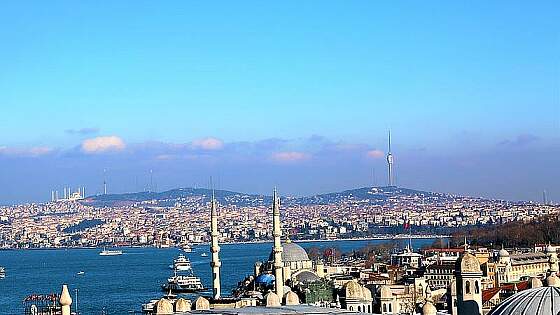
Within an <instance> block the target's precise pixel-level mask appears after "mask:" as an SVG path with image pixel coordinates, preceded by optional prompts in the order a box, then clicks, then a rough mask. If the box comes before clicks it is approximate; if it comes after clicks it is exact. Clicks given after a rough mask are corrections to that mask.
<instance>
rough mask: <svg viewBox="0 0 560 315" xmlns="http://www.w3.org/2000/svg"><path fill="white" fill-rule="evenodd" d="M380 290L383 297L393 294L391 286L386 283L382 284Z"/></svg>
mask: <svg viewBox="0 0 560 315" xmlns="http://www.w3.org/2000/svg"><path fill="white" fill-rule="evenodd" d="M380 291H381V292H380V295H381V297H382V298H387V297H391V296H393V292H391V288H389V287H388V286H386V285H384V286H381V289H380Z"/></svg>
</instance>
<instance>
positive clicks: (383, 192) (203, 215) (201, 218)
mask: <svg viewBox="0 0 560 315" xmlns="http://www.w3.org/2000/svg"><path fill="white" fill-rule="evenodd" d="M210 195H211V191H210V190H205V189H178V190H173V191H169V192H163V193H159V194H156V193H154V194H150V193H144V194H142V193H140V194H132V195H100V196H92V197H88V198H79V199H76V200H67V199H63V200H57V201H54V202H48V203H42V204H22V205H14V206H4V207H0V248H5V249H6V248H53V247H96V246H97V247H100V246H112V245H120V246H155V247H170V246H181V245H187V244H197V243H204V242H208V240H209V231H208V222H209V219H210V218H209V214H208V202H209V198H210ZM222 195H223V196H222ZM131 196H133V197H134V198H131ZM154 196H156V197H155V198H160V199H146V197H149V198H154ZM217 196H218V200H219V205H218V213H219V218H220V222H223V224H221V225H220V230H219V232H220V242H227V243H229V242H254V241H266V240H271V239H272V234H271V232H270V230H271V224H272V222H271V220H270V216H269V213H270V205H267V203H268V202H269V201H270V196H257V195H247V194H240V193H232V192H225V191H218V192H217ZM140 197H141V198H143V199H146V200H141V201H138V200H136V201H131V200H132V199H138V198H140ZM119 204H120V205H119ZM282 210H283V226H282V228H283V230H284V231H286V232H285V233H286V234H287V236H289V237H290V238H291V239H293V240H298V239H299V240H303V239H315V240H328V239H345V238H371V237H387V235H399V234H411V233H412V232H414V234H419V235H428V236H429V235H447V234H449V233H451V232H453V231H454V229H456V228H461V227H466V226H481V225H492V224H504V223H506V222H511V221H530V220H533V219H535V218H538V217H541V216H545V215H550V214H556V213H558V211H559V210H560V207H559V206H555V205H547V204H538V203H533V202H515V203H514V202H507V201H502V200H488V199H482V198H469V197H460V196H453V195H446V194H437V193H428V192H421V191H415V190H409V189H401V188H397V187H375V188H362V189H356V190H350V191H345V192H342V193H336V194H327V195H320V196H314V197H304V198H294V197H292V198H290V197H288V198H283V199H282ZM405 227H406V229H405Z"/></svg>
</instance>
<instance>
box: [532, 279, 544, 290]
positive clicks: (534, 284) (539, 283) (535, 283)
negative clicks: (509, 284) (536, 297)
mask: <svg viewBox="0 0 560 315" xmlns="http://www.w3.org/2000/svg"><path fill="white" fill-rule="evenodd" d="M542 286H543V284H542V281H541V280H540V279H539V278H537V277H532V278H531V279H530V280H529V287H530V288H540V287H542Z"/></svg>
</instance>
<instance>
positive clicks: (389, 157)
mask: <svg viewBox="0 0 560 315" xmlns="http://www.w3.org/2000/svg"><path fill="white" fill-rule="evenodd" d="M387 167H388V169H389V174H388V175H389V180H388V184H389V185H388V186H394V185H395V183H394V175H393V154H392V153H391V130H389V151H387Z"/></svg>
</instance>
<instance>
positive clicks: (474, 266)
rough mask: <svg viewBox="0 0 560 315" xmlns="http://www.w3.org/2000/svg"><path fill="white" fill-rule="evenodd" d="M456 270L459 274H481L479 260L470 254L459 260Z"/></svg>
mask: <svg viewBox="0 0 560 315" xmlns="http://www.w3.org/2000/svg"><path fill="white" fill-rule="evenodd" d="M455 270H456V271H459V272H481V271H480V263H479V261H478V259H477V258H476V257H475V256H474V255H472V254H469V253H465V254H464V255H463V256H462V257H461V258H460V259H458V260H457V262H456V264H455Z"/></svg>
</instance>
